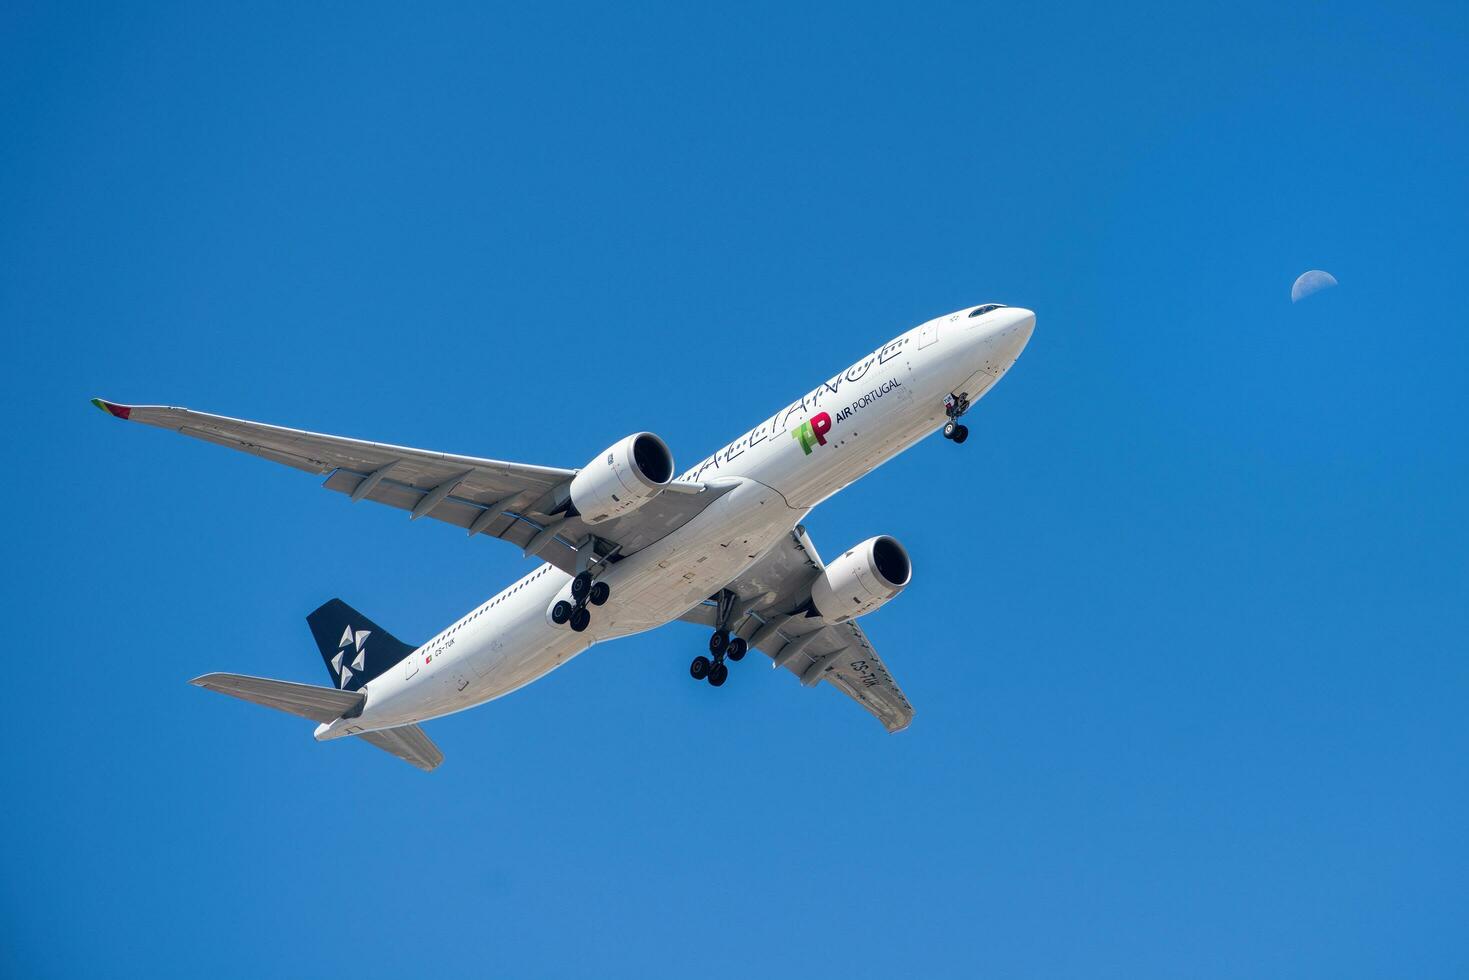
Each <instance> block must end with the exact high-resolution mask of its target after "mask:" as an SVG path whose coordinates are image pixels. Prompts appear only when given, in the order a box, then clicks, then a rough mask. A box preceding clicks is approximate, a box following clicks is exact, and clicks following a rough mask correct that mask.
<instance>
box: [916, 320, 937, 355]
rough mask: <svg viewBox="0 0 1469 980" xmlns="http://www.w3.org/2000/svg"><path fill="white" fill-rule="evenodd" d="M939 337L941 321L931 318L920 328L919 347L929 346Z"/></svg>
mask: <svg viewBox="0 0 1469 980" xmlns="http://www.w3.org/2000/svg"><path fill="white" fill-rule="evenodd" d="M938 339H939V322H938V321H937V320H930V321H928V322H927V323H925V324H924V325H923V326H921V327H919V328H918V349H919V350H923V348H925V347H927V346H929V345H930V344H932V343H934V342H935V341H936V340H938Z"/></svg>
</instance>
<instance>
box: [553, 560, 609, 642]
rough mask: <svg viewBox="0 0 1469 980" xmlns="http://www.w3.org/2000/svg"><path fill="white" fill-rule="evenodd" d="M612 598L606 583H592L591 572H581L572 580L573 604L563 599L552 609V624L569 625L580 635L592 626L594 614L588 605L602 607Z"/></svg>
mask: <svg viewBox="0 0 1469 980" xmlns="http://www.w3.org/2000/svg"><path fill="white" fill-rule="evenodd" d="M611 597H612V587H611V586H610V585H608V584H607V583H606V582H594V581H592V573H591V572H580V573H578V574H577V576H576V578H574V579H572V580H571V600H572V601H571V602H567V601H566V600H565V599H562V600H561V601H560V602H558V603H556V605H554V606H552V607H551V622H553V623H555V624H556V625H558V626H559V625H561V624H562V623H569V624H570V625H571V628H572V629H574V630H575V631H576V632H578V633H580V632H582V631H584V630H585V629H586V628H587V627H588V626H590V625H591V624H592V614H591V612H590V611H589V610H588V609H587V603H591V604H592V605H594V606H600V605H601V604H602V603H604V602H606V601H607V600H608V599H610V598H611Z"/></svg>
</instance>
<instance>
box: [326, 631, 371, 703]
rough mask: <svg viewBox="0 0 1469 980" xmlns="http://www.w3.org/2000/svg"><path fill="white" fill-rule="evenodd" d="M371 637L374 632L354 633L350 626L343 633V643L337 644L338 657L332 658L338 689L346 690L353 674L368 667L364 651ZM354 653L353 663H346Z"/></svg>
mask: <svg viewBox="0 0 1469 980" xmlns="http://www.w3.org/2000/svg"><path fill="white" fill-rule="evenodd" d="M371 635H372V630H358V631H357V632H356V633H353V632H352V627H350V626H348V627H347V628H346V629H345V630H344V631H343V632H342V642H340V643H338V644H337V647H338V649H337V655H336V656H335V657H333V658H332V671H333V672H335V673H336V675H337V687H341V688H345V687H346V686H347V684H348V683H349V682H350V681H351V680H352V672H353V671H360V670H362V669H363V668H364V667H366V666H367V651H366V650H364V649H363V644H365V643H366V642H367V638H368V637H369V636H371ZM354 653H355V654H356V656H355V657H352V662H351V663H350V664H348V663H346V662H345V661H346V659H347V657H349V656H351V655H352V654H354Z"/></svg>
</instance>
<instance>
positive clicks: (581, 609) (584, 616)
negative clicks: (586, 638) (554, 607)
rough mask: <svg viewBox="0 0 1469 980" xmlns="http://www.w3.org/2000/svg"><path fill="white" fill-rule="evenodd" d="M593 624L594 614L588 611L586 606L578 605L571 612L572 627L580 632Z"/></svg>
mask: <svg viewBox="0 0 1469 980" xmlns="http://www.w3.org/2000/svg"><path fill="white" fill-rule="evenodd" d="M591 624H592V614H591V613H589V612H587V610H586V607H585V606H578V607H577V608H576V609H575V610H573V611H572V613H571V628H572V629H574V630H576V631H577V632H578V633H580V632H582V631H583V630H585V629H586V628H587V627H588V626H590V625H591Z"/></svg>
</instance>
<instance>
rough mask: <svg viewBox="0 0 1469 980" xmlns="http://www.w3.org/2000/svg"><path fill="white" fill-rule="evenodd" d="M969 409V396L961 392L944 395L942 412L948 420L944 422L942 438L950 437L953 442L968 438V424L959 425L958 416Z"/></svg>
mask: <svg viewBox="0 0 1469 980" xmlns="http://www.w3.org/2000/svg"><path fill="white" fill-rule="evenodd" d="M967 411H969V398H968V397H967V396H965V395H963V394H959V395H954V394H950V395H946V396H945V397H944V414H945V415H947V416H948V417H949V421H947V422H945V423H944V438H945V439H952V440H954V442H956V443H959V442H963V441H964V440H965V439H968V438H969V426H967V425H961V424H960V422H959V416H961V415H963V414H964V413H965V412H967Z"/></svg>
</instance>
